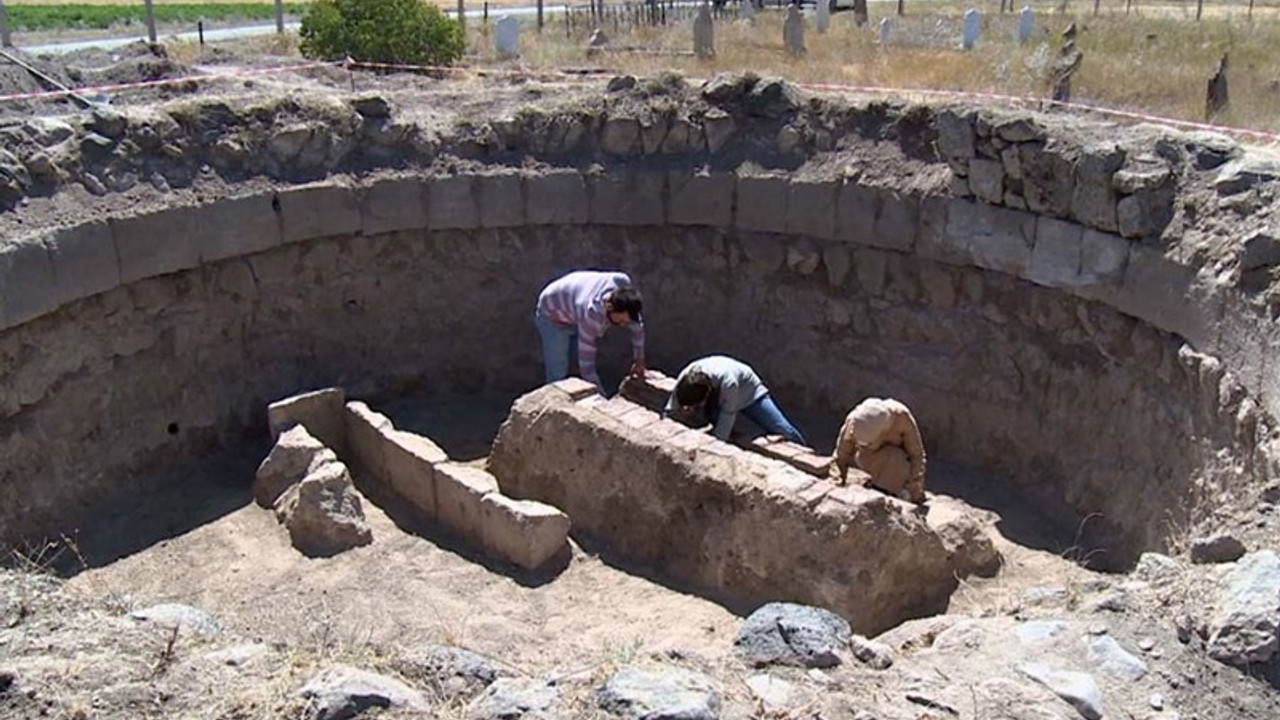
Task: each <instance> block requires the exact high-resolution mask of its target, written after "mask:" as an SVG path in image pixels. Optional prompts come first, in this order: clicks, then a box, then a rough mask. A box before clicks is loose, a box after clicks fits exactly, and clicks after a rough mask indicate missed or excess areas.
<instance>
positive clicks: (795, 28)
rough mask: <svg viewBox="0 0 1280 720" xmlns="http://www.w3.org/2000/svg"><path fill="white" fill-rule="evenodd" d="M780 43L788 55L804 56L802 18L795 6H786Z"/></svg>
mask: <svg viewBox="0 0 1280 720" xmlns="http://www.w3.org/2000/svg"><path fill="white" fill-rule="evenodd" d="M782 42H783V44H785V45H786V47H787V54H788V55H791V56H793V57H799V56H801V55H804V53H805V48H804V18H803V17H801V15H800V8H799V7H798V6H796V5H789V6H787V17H786V19H785V20H783V21H782Z"/></svg>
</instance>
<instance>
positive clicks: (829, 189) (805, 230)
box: [787, 180, 840, 240]
mask: <svg viewBox="0 0 1280 720" xmlns="http://www.w3.org/2000/svg"><path fill="white" fill-rule="evenodd" d="M839 191H840V184H839V183H837V182H835V181H808V180H792V181H791V186H790V188H789V195H788V197H787V232H788V233H791V234H793V235H805V236H808V237H812V238H818V239H820V240H831V239H833V238H835V236H836V199H837V194H838V193H839Z"/></svg>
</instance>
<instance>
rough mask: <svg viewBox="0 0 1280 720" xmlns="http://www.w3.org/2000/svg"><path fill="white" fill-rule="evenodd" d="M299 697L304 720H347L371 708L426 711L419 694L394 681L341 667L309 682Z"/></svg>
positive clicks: (426, 705) (424, 701)
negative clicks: (304, 709)
mask: <svg viewBox="0 0 1280 720" xmlns="http://www.w3.org/2000/svg"><path fill="white" fill-rule="evenodd" d="M299 694H300V695H301V696H302V697H303V699H305V700H306V701H307V707H308V711H309V712H308V714H307V717H309V718H315V720H347V718H353V717H356V716H357V715H360V714H362V713H364V712H365V711H366V710H370V709H373V708H398V709H404V710H409V711H413V712H426V711H427V709H428V707H429V705H428V703H427V699H426V698H425V697H423V695H422V693H420V692H418V691H417V690H414V689H413V688H411V687H409V686H408V685H405V684H404V683H402V682H400V681H399V680H396V679H395V678H389V677H386V676H385V675H379V674H377V673H373V672H369V671H368V670H360V669H358V668H353V667H346V666H341V665H340V666H336V667H332V668H329V669H327V670H325V671H323V672H321V673H320V674H319V675H317V676H315V677H314V678H312V679H311V681H310V682H308V683H307V684H306V685H305V686H303V688H302V690H301V691H300V692H299Z"/></svg>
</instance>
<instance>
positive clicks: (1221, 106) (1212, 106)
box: [1204, 54, 1231, 121]
mask: <svg viewBox="0 0 1280 720" xmlns="http://www.w3.org/2000/svg"><path fill="white" fill-rule="evenodd" d="M1230 104H1231V98H1230V96H1229V93H1228V92H1227V56H1226V55H1225V54H1224V55H1223V56H1222V59H1221V60H1219V61H1218V71H1217V72H1215V73H1214V74H1213V77H1211V78H1209V83H1208V86H1207V88H1206V89H1205V94H1204V119H1205V120H1206V121H1208V120H1213V119H1214V117H1216V116H1217V115H1218V113H1220V112H1222V111H1223V110H1226V109H1227V106H1228V105H1230Z"/></svg>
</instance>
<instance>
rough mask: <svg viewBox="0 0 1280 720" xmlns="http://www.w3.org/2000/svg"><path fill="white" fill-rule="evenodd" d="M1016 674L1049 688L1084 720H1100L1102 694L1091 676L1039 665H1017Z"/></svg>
mask: <svg viewBox="0 0 1280 720" xmlns="http://www.w3.org/2000/svg"><path fill="white" fill-rule="evenodd" d="M1018 672H1021V673H1022V674H1023V675H1026V676H1027V677H1029V678H1031V679H1032V680H1035V681H1036V682H1038V683H1040V684H1041V685H1044V686H1045V687H1047V688H1049V690H1051V691H1052V692H1053V694H1055V695H1057V696H1058V697H1060V698H1062V699H1063V700H1065V701H1066V702H1067V704H1069V705H1070V706H1071V707H1073V708H1075V709H1076V712H1078V713H1080V716H1081V717H1083V718H1084V719H1085V720H1102V692H1101V691H1100V690H1098V683H1097V682H1096V681H1095V680H1094V679H1093V676H1092V675H1089V674H1088V673H1082V672H1074V671H1071V670H1056V669H1053V668H1050V667H1048V666H1045V665H1041V664H1039V663H1024V664H1022V665H1019V666H1018Z"/></svg>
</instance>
